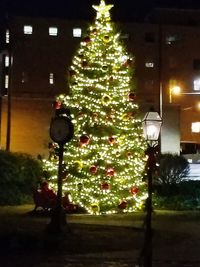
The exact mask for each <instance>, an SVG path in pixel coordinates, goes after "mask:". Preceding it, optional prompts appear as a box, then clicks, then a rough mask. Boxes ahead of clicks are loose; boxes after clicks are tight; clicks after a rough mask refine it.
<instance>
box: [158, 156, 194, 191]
mask: <svg viewBox="0 0 200 267" xmlns="http://www.w3.org/2000/svg"><path fill="white" fill-rule="evenodd" d="M159 161H160V168H159V175H158V177H157V178H156V181H157V182H158V183H159V184H162V185H164V186H169V185H172V184H177V183H180V182H181V181H182V180H183V179H184V178H186V177H187V176H188V173H189V170H190V166H189V162H188V161H187V159H185V158H184V157H183V156H182V155H177V154H170V153H166V154H162V155H161V156H160V160H159Z"/></svg>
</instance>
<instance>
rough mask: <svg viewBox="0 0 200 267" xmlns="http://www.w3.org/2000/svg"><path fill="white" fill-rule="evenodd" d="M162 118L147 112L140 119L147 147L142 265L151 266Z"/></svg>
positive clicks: (154, 113) (153, 112) (155, 113)
mask: <svg viewBox="0 0 200 267" xmlns="http://www.w3.org/2000/svg"><path fill="white" fill-rule="evenodd" d="M161 125H162V119H161V117H160V115H159V114H158V112H155V111H150V112H147V113H146V115H145V116H144V119H143V121H142V126H143V131H144V137H145V139H146V141H147V144H148V148H147V150H146V154H147V155H148V160H147V178H148V197H147V200H146V211H147V214H146V221H145V227H146V228H145V243H144V255H143V256H144V267H152V226H151V220H152V176H153V173H154V171H155V167H156V157H155V153H156V146H157V144H158V139H159V134H160V130H161Z"/></svg>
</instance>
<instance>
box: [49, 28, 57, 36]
mask: <svg viewBox="0 0 200 267" xmlns="http://www.w3.org/2000/svg"><path fill="white" fill-rule="evenodd" d="M49 35H51V36H57V35H58V28H56V27H49Z"/></svg>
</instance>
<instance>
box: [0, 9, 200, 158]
mask: <svg viewBox="0 0 200 267" xmlns="http://www.w3.org/2000/svg"><path fill="white" fill-rule="evenodd" d="M174 12H175V11H174ZM176 12H177V11H176ZM168 13H169V14H168V15H165V16H161V18H167V19H168V20H167V19H166V21H160V20H159V18H160V17H159V16H158V15H157V13H156V14H151V15H149V17H148V18H147V20H146V22H144V23H134V22H127V23H126V22H123V23H120V22H119V23H117V27H118V29H119V32H120V36H121V39H122V41H123V42H124V44H125V45H126V46H127V50H128V51H129V52H130V53H131V54H132V55H133V56H134V60H135V64H134V65H135V71H134V76H135V79H136V89H137V102H138V104H139V106H140V108H141V114H143V113H145V112H146V111H148V110H149V108H150V107H152V106H153V107H154V109H155V110H157V111H159V112H160V113H161V115H162V117H163V127H162V136H161V150H162V152H172V153H179V151H180V141H185V142H187V141H188V142H189V141H190V142H195V143H200V134H199V133H200V116H199V115H200V111H198V108H196V105H197V104H198V102H199V101H200V99H199V97H200V49H199V47H200V21H199V24H198V23H196V24H194V23H193V25H191V23H189V22H188V23H183V22H182V21H181V17H182V15H183V14H182V13H181V11H180V12H179V13H180V14H179V15H180V19H178V18H177V17H176V21H174V20H173V19H172V22H171V23H170V16H171V17H172V18H173V16H174V13H173V11H169V12H168ZM193 13H194V14H196V13H195V11H193ZM189 15H190V16H191V14H189ZM184 16H186V15H185V13H184ZM197 17H198V16H197ZM185 21H186V20H184V22H185ZM89 23H91V22H87V21H75V20H67V19H56V18H31V17H17V16H10V17H8V18H7V21H6V23H5V24H4V25H2V27H1V28H2V29H1V44H2V47H1V53H0V73H1V74H0V86H1V87H0V90H1V99H0V117H1V119H0V120H1V121H0V122H1V123H0V126H1V127H0V145H1V148H3V149H5V148H7V149H10V150H11V151H20V152H25V153H29V154H32V155H34V156H36V155H38V154H41V155H42V156H45V157H46V156H48V143H49V142H51V140H50V137H49V124H50V120H51V117H52V116H53V115H54V111H53V108H52V103H53V101H54V99H55V96H56V95H58V94H60V93H67V92H68V85H67V79H68V69H69V66H70V64H71V60H72V58H73V55H74V53H75V51H76V50H77V48H78V46H79V43H80V41H81V38H82V37H83V36H84V33H85V32H86V31H87V27H88V25H89ZM175 85H178V86H180V87H181V94H180V95H174V94H173V92H172V88H173V86H175ZM192 127H193V128H192Z"/></svg>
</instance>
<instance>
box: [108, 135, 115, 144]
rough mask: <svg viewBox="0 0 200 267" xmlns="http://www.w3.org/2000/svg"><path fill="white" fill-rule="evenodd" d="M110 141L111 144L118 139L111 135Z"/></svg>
mask: <svg viewBox="0 0 200 267" xmlns="http://www.w3.org/2000/svg"><path fill="white" fill-rule="evenodd" d="M108 142H109V144H111V145H112V144H114V143H115V142H116V139H115V138H114V137H113V136H110V137H109V138H108Z"/></svg>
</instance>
